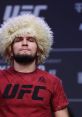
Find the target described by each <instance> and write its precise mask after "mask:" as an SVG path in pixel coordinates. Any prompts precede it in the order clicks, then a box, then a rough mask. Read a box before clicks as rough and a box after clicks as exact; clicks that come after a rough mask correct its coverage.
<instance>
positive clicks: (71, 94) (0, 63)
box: [0, 0, 82, 117]
mask: <svg viewBox="0 0 82 117" xmlns="http://www.w3.org/2000/svg"><path fill="white" fill-rule="evenodd" d="M24 13H33V14H35V15H36V16H40V17H42V18H44V19H45V20H46V21H47V23H48V24H49V25H50V27H51V28H52V30H53V32H54V45H53V49H52V51H51V53H50V56H49V58H48V59H47V61H46V62H45V63H44V64H42V65H40V66H39V67H40V68H41V69H43V70H47V71H48V72H49V73H51V74H54V75H57V76H58V77H60V79H61V80H62V82H63V85H64V89H65V92H66V94H67V97H68V99H69V112H70V116H71V117H82V111H81V110H82V91H81V90H82V1H81V0H53V1H51V0H0V25H1V24H2V23H3V22H4V21H6V20H7V19H8V18H9V17H14V16H17V15H19V14H24ZM7 66H8V65H7V63H6V62H5V61H4V60H3V59H2V57H0V69H4V68H6V67H7Z"/></svg>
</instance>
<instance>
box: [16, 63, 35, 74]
mask: <svg viewBox="0 0 82 117" xmlns="http://www.w3.org/2000/svg"><path fill="white" fill-rule="evenodd" d="M14 69H15V70H16V71H18V72H22V73H30V72H33V71H34V70H35V69H36V64H35V61H34V62H33V63H30V64H26V65H22V64H18V63H17V62H16V61H14Z"/></svg>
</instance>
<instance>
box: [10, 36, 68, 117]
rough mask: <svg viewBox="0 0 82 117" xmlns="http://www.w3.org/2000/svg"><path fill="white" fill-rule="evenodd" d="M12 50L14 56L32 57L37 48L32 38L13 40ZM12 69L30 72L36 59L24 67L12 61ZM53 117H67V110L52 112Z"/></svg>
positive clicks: (34, 65)
mask: <svg viewBox="0 0 82 117" xmlns="http://www.w3.org/2000/svg"><path fill="white" fill-rule="evenodd" d="M12 49H13V52H14V53H15V54H21V55H32V56H34V55H35V54H37V55H38V46H37V43H36V41H35V39H34V38H32V37H17V38H15V40H14V43H13V47H12ZM12 56H13V55H12ZM14 68H15V70H17V71H19V72H23V73H29V72H32V71H34V70H35V69H36V59H35V60H34V61H33V62H32V63H30V64H26V65H21V64H18V63H17V62H16V61H15V60H14ZM54 117H69V114H68V109H67V108H64V109H62V110H59V111H56V112H54Z"/></svg>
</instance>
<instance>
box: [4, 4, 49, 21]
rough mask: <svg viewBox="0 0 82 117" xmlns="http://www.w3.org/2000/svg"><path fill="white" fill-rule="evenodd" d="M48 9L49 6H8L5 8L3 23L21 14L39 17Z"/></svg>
mask: <svg viewBox="0 0 82 117" xmlns="http://www.w3.org/2000/svg"><path fill="white" fill-rule="evenodd" d="M47 8H48V6H47V5H36V6H34V5H22V6H21V5H15V6H12V5H8V6H6V8H5V13H4V16H3V21H5V20H7V19H8V18H9V17H14V16H17V15H19V14H25V13H32V14H34V15H36V16H39V15H40V13H41V12H42V11H46V10H47Z"/></svg>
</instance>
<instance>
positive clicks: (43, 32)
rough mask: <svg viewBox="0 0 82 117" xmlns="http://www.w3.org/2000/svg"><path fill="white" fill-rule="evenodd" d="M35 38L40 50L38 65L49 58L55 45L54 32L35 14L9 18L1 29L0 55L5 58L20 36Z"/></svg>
mask: <svg viewBox="0 0 82 117" xmlns="http://www.w3.org/2000/svg"><path fill="white" fill-rule="evenodd" d="M27 35H29V36H32V37H35V39H36V42H37V44H38V47H39V49H40V50H41V51H40V53H39V55H38V64H40V63H43V62H44V60H45V59H46V58H47V57H48V54H49V52H50V50H51V46H52V44H53V32H52V30H51V28H50V27H49V26H48V24H47V22H46V21H45V20H44V19H42V18H40V17H37V16H34V15H33V14H24V15H19V16H16V17H13V18H9V19H8V20H7V21H6V22H4V23H3V24H2V26H1V28H0V53H1V54H2V55H3V56H4V53H5V51H6V49H7V48H8V47H9V45H10V44H11V43H12V42H13V40H14V39H15V37H18V36H27Z"/></svg>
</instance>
